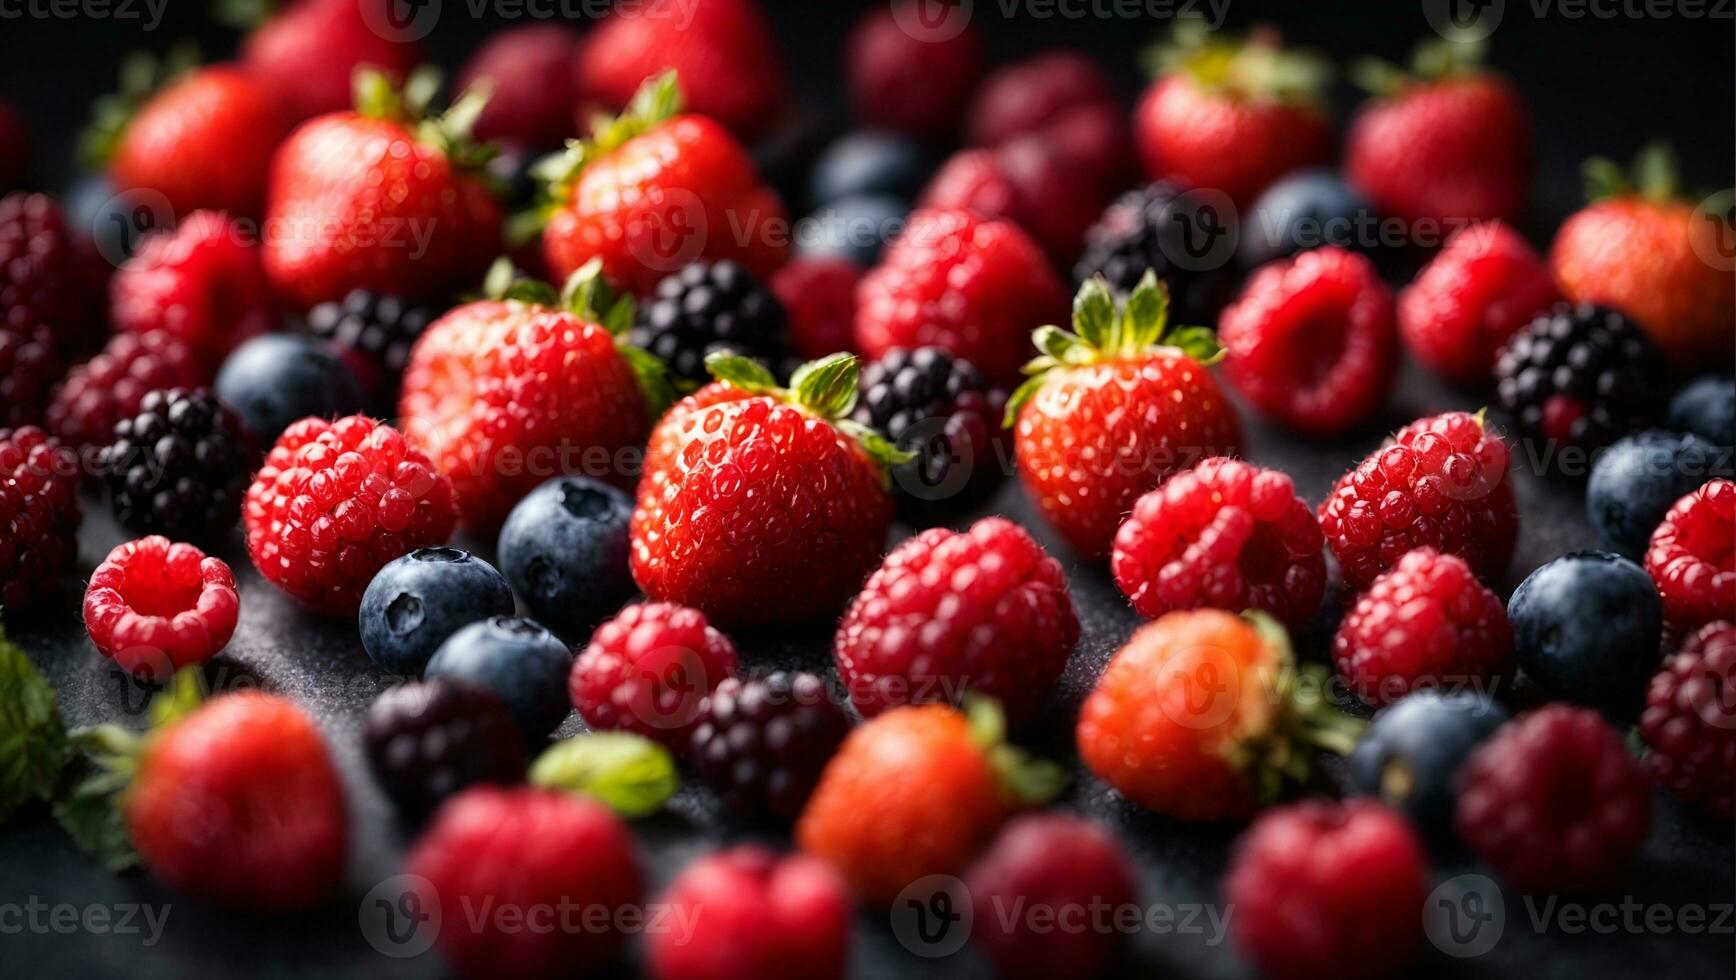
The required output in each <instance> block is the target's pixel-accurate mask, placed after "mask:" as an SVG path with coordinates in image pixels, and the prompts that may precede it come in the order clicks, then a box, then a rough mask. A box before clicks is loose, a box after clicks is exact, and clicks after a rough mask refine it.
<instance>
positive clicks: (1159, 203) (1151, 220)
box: [1073, 180, 1237, 323]
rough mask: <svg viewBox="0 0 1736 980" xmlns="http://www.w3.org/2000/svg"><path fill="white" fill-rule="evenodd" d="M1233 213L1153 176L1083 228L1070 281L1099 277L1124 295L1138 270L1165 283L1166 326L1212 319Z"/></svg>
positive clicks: (1229, 250)
mask: <svg viewBox="0 0 1736 980" xmlns="http://www.w3.org/2000/svg"><path fill="white" fill-rule="evenodd" d="M1233 222H1234V217H1233V216H1232V215H1230V214H1228V213H1226V212H1225V211H1224V210H1222V209H1220V208H1219V207H1217V206H1215V205H1214V204H1213V202H1212V201H1210V200H1209V199H1208V198H1206V197H1204V196H1202V195H1198V194H1195V193H1194V192H1192V191H1189V190H1187V189H1186V188H1184V187H1182V186H1181V185H1180V184H1175V183H1172V182H1170V181H1164V180H1160V181H1157V182H1156V183H1153V184H1148V185H1146V186H1145V187H1142V188H1140V189H1138V190H1133V191H1128V192H1127V193H1125V194H1123V195H1121V197H1119V198H1117V199H1116V200H1115V202H1114V203H1112V204H1110V205H1109V207H1108V208H1106V209H1105V210H1104V212H1103V215H1102V216H1101V217H1099V218H1098V219H1097V223H1096V224H1094V225H1092V226H1091V228H1090V230H1088V231H1087V232H1086V233H1085V250H1084V252H1082V253H1081V254H1080V256H1079V261H1078V262H1077V263H1076V264H1075V265H1074V266H1073V279H1074V280H1075V281H1076V282H1084V281H1085V280H1087V279H1089V278H1091V277H1092V276H1096V275H1100V276H1102V277H1103V278H1104V279H1106V280H1108V281H1109V285H1110V286H1111V287H1113V288H1114V289H1115V290H1116V291H1117V292H1120V293H1123V294H1125V293H1129V292H1132V291H1133V287H1134V286H1136V285H1138V284H1139V279H1140V277H1141V276H1143V275H1145V270H1147V269H1151V270H1154V271H1155V272H1156V273H1157V275H1158V278H1160V279H1162V280H1163V281H1164V283H1165V284H1166V285H1167V286H1169V295H1170V303H1171V304H1172V306H1173V309H1172V311H1171V314H1170V322H1172V323H1213V322H1215V321H1216V319H1217V313H1218V311H1219V310H1220V309H1222V308H1223V306H1224V304H1225V303H1227V302H1229V300H1230V297H1231V293H1232V292H1233V290H1234V287H1235V269H1234V258H1235V252H1236V238H1237V235H1236V231H1235V227H1234V224H1233Z"/></svg>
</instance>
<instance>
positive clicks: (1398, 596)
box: [1332, 548, 1513, 705]
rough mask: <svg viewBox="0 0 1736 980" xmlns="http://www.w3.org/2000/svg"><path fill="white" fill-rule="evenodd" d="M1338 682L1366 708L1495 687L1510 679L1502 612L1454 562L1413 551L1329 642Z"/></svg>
mask: <svg viewBox="0 0 1736 980" xmlns="http://www.w3.org/2000/svg"><path fill="white" fill-rule="evenodd" d="M1332 659H1333V660H1334V661H1336V662H1337V664H1338V675H1339V676H1340V677H1342V678H1344V682H1345V683H1346V684H1347V685H1349V686H1350V687H1351V689H1353V690H1354V691H1356V693H1357V695H1358V696H1359V697H1361V698H1362V699H1363V700H1364V701H1367V702H1368V703H1369V704H1373V705H1385V704H1391V703H1392V702H1394V701H1397V700H1398V699H1399V698H1402V697H1404V696H1405V695H1407V694H1410V693H1411V692H1412V691H1417V690H1422V689H1424V688H1428V687H1434V686H1439V685H1446V686H1449V687H1455V688H1458V687H1463V686H1465V685H1467V684H1474V685H1477V689H1478V690H1492V689H1493V685H1494V684H1496V683H1498V682H1503V681H1505V680H1506V679H1508V678H1510V677H1512V676H1513V627H1512V625H1511V624H1510V623H1508V622H1507V605H1506V603H1504V602H1502V601H1501V597H1500V596H1497V595H1496V594H1495V593H1493V592H1491V591H1489V588H1488V587H1487V586H1485V585H1484V584H1483V583H1481V582H1479V581H1477V576H1476V574H1475V573H1474V572H1472V571H1471V566H1469V565H1467V564H1465V561H1464V559H1462V558H1459V557H1458V556H1456V555H1443V554H1440V553H1439V552H1436V551H1434V550H1432V549H1429V548H1418V549H1417V550H1415V551H1413V552H1410V553H1409V554H1407V555H1405V556H1404V557H1403V558H1401V559H1399V562H1398V564H1397V565H1394V566H1393V567H1392V568H1390V569H1388V570H1386V571H1385V572H1382V573H1381V575H1380V577H1379V578H1377V579H1375V580H1374V584H1373V585H1371V586H1369V587H1368V591H1367V592H1364V593H1363V594H1362V595H1361V597H1359V598H1358V599H1357V600H1356V605H1355V607H1354V608H1352V609H1351V610H1350V612H1349V613H1347V614H1345V617H1344V621H1343V622H1341V623H1340V624H1339V625H1338V633H1337V635H1336V636H1334V637H1333V639H1332Z"/></svg>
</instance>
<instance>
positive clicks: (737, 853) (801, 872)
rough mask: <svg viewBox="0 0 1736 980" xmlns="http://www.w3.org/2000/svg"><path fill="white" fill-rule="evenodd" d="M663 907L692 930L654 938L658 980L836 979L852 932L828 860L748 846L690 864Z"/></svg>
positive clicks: (651, 953)
mask: <svg viewBox="0 0 1736 980" xmlns="http://www.w3.org/2000/svg"><path fill="white" fill-rule="evenodd" d="M659 901H660V902H661V903H663V904H665V905H667V906H669V907H670V908H671V910H672V914H674V915H676V916H686V917H690V918H691V919H692V921H693V922H694V923H695V926H694V929H693V932H692V933H691V934H690V935H687V936H683V935H681V934H680V933H678V932H676V931H674V930H663V931H660V932H658V933H656V934H654V935H651V936H649V937H648V941H647V950H646V957H647V960H648V965H649V973H650V976H651V977H653V978H655V980H761V978H764V980H799V978H806V977H812V978H814V980H838V978H840V977H843V976H844V975H845V960H846V958H847V955H848V953H849V947H850V937H851V933H852V931H853V926H852V919H851V905H850V894H849V891H848V890H847V889H846V888H845V887H844V882H843V880H842V879H840V878H839V877H838V875H837V872H835V871H833V870H832V869H831V868H829V867H827V866H826V864H825V862H823V861H820V860H817V859H815V858H811V857H808V856H807V855H804V854H796V855H791V856H789V857H779V856H777V855H775V854H773V853H772V852H771V851H768V850H766V849H765V848H764V847H761V846H759V845H756V844H747V845H743V846H740V847H736V848H733V849H731V850H728V851H723V852H720V853H717V854H712V855H709V856H706V857H702V858H699V859H698V860H696V861H694V862H693V863H692V864H689V865H688V866H687V867H686V868H685V869H683V870H682V872H681V874H680V875H679V876H677V877H676V879H675V881H674V882H673V883H672V884H671V885H670V886H669V890H668V891H666V892H664V893H663V896H662V898H661V899H659Z"/></svg>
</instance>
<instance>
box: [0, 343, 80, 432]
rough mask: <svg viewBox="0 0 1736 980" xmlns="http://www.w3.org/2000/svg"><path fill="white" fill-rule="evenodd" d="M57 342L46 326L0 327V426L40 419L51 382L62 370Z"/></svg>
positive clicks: (30, 422) (64, 366) (34, 421)
mask: <svg viewBox="0 0 1736 980" xmlns="http://www.w3.org/2000/svg"><path fill="white" fill-rule="evenodd" d="M60 346H61V345H60V344H59V343H58V342H57V341H56V340H55V338H54V333H53V331H51V330H50V329H48V328H47V327H34V328H31V329H30V330H29V332H28V333H13V332H11V331H6V330H0V426H20V425H35V424H37V423H38V422H41V421H42V416H43V413H44V410H45V408H46V407H47V405H48V402H49V394H50V392H51V391H52V390H53V388H54V383H55V382H56V381H59V380H60V376H61V374H62V373H64V372H65V370H66V364H65V362H64V361H63V360H62V359H61V356H60Z"/></svg>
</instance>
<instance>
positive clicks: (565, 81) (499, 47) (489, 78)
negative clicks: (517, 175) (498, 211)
mask: <svg viewBox="0 0 1736 980" xmlns="http://www.w3.org/2000/svg"><path fill="white" fill-rule="evenodd" d="M578 47H579V34H578V32H577V31H575V30H573V29H572V28H571V27H568V26H567V25H565V24H562V23H533V24H526V25H525V26H523V27H514V28H509V29H507V30H504V31H501V32H500V33H498V34H494V35H492V36H490V37H489V38H488V39H487V40H486V41H484V42H482V45H481V46H480V47H478V48H477V49H476V52H475V53H474V54H472V55H471V56H470V60H469V61H467V62H465V65H464V71H462V72H461V73H459V76H458V84H457V85H455V86H454V87H453V91H455V92H464V91H468V90H469V89H471V88H472V87H473V86H476V85H478V84H484V85H487V86H489V88H490V90H491V91H492V92H493V94H492V95H491V96H489V99H488V104H487V105H486V106H483V108H482V115H480V116H477V117H476V126H475V128H474V129H473V130H472V132H474V133H475V134H476V138H477V139H479V140H483V141H485V142H490V143H501V144H505V145H507V146H511V147H514V148H516V149H521V150H527V151H536V150H546V149H551V148H553V147H556V146H559V145H560V143H561V141H562V140H564V139H566V138H567V137H569V136H576V135H577V134H578V119H577V116H576V115H575V110H576V109H577V108H578V91H577V86H576V85H575V84H574V82H573V59H574V57H575V56H576V54H577V51H578Z"/></svg>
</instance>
